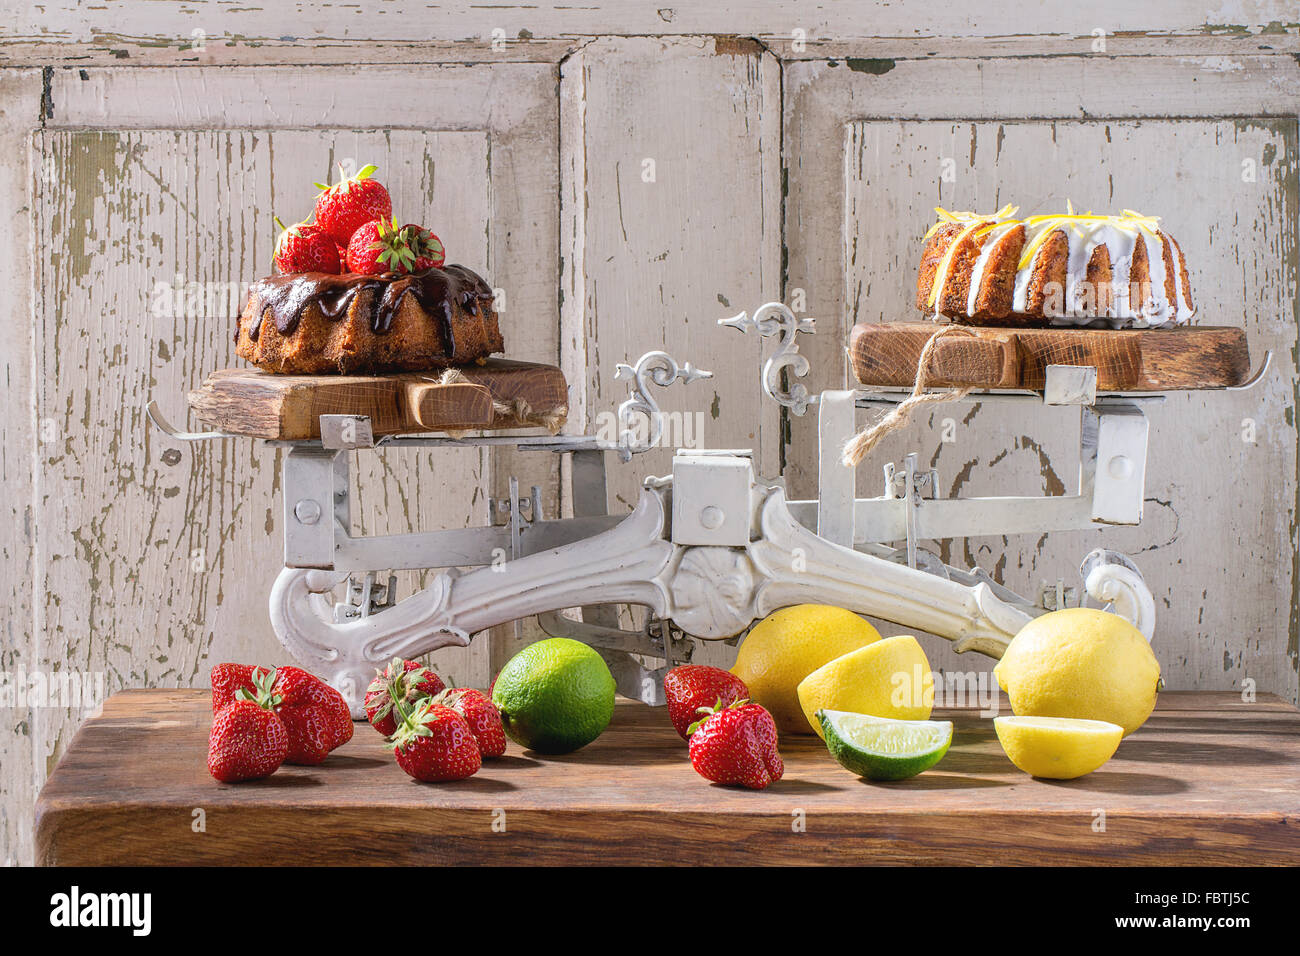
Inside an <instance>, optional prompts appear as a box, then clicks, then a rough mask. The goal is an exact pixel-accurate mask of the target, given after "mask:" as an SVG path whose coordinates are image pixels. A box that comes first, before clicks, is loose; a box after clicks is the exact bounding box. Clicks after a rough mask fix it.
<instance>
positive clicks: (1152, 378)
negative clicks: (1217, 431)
mask: <svg viewBox="0 0 1300 956" xmlns="http://www.w3.org/2000/svg"><path fill="white" fill-rule="evenodd" d="M941 327H942V326H936V325H934V324H933V323H930V322H888V323H884V324H874V325H873V324H867V323H859V324H858V325H855V326H854V327H853V331H852V333H850V335H849V358H850V361H851V363H852V366H853V373H854V375H856V376H857V379H858V381H859V382H860V383H861V384H863V385H875V386H882V387H888V386H894V387H905V388H911V387H912V385H913V384H914V383H915V380H916V363H917V361H918V360H919V359H920V357H921V350H922V349H923V348H924V347H925V343H926V342H927V341H928V340H929V338H930V336H931V335H933V334H934V332H935V330H936V328H941ZM963 328H966V329H968V330H969V331H971V332H973V333H974V337H968V336H964V335H954V334H951V333H950V334H949V335H948V336H945V337H944V338H942V339H940V340H939V341H938V342H936V343H935V347H934V348H933V349H932V350H931V353H930V367H929V377H928V378H927V381H928V382H929V383H930V384H932V385H938V386H954V387H955V386H972V387H975V388H1028V389H1041V388H1043V387H1044V384H1045V382H1046V376H1047V366H1049V365H1092V366H1096V368H1097V391H1099V392H1160V391H1166V390H1170V389H1193V388H1223V387H1225V386H1229V385H1240V384H1242V383H1243V382H1245V381H1246V379H1247V377H1248V376H1249V375H1250V355H1249V353H1248V351H1247V349H1246V333H1245V331H1244V330H1242V329H1234V328H1226V327H1217V326H1180V327H1178V328H1173V329H1142V330H1135V329H1118V330H1114V329H1002V328H981V327H976V326H963Z"/></svg>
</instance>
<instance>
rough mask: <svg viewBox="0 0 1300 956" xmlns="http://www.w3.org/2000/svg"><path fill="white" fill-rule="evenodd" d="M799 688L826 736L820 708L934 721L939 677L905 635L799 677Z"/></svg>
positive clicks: (812, 722) (808, 715) (807, 714)
mask: <svg viewBox="0 0 1300 956" xmlns="http://www.w3.org/2000/svg"><path fill="white" fill-rule="evenodd" d="M795 692H796V693H797V694H798V696H799V706H800V707H801V708H803V713H804V718H805V719H806V720H807V721H808V725H809V726H810V727H812V729H813V730H815V731H816V732H817V736H819V737H824V736H825V733H824V731H823V729H822V725H821V720H820V719H819V718H818V717H817V711H819V710H832V711H848V712H850V713H854V714H869V715H870V716H872V717H886V718H889V719H891V720H929V719H930V708H931V706H932V705H933V704H934V675H933V674H932V673H931V671H930V662H929V661H928V660H926V657H925V651H923V650H921V645H920V644H918V643H917V640H916V638H914V637H912V636H911V635H909V634H903V635H900V636H898V637H887V638H885V639H884V640H883V641H874V642H872V643H871V644H868V645H867V646H865V647H859V648H858V649H857V650H856V651H849V653H847V654H843V655H841V656H840V657H837V658H835V659H834V660H833V661H830V662H828V663H826V664H823V665H822V666H821V667H819V668H817V669H816V670H815V671H813V672H812V673H811V674H809V675H808V676H807V677H805V678H804V679H803V680H802V681H800V682H799V686H798V687H797V688H796V689H795ZM805 732H806V731H805Z"/></svg>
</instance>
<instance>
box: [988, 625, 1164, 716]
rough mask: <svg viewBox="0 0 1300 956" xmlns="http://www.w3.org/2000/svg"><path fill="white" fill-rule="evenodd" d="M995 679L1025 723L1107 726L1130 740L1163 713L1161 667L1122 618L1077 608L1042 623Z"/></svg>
mask: <svg viewBox="0 0 1300 956" xmlns="http://www.w3.org/2000/svg"><path fill="white" fill-rule="evenodd" d="M993 673H994V675H995V676H996V677H997V679H998V684H1000V685H1001V687H1002V689H1003V690H1005V691H1006V692H1007V696H1008V697H1010V698H1011V710H1012V711H1013V712H1014V713H1015V714H1016V715H1017V716H1019V717H1074V718H1080V719H1083V720H1104V721H1108V722H1109V723H1112V724H1118V725H1119V726H1120V727H1123V728H1124V736H1126V737H1127V736H1128V735H1129V734H1131V733H1133V731H1135V730H1137V729H1138V728H1139V727H1141V726H1142V724H1143V723H1145V722H1146V719H1147V718H1148V717H1150V716H1151V711H1152V710H1154V709H1155V706H1156V692H1157V691H1158V690H1159V688H1160V664H1159V662H1158V661H1157V660H1156V656H1155V654H1153V653H1151V645H1150V644H1148V643H1147V639H1146V638H1145V637H1143V636H1142V632H1141V631H1139V630H1138V629H1137V628H1136V627H1134V626H1133V625H1132V624H1130V623H1129V622H1128V621H1126V620H1124V619H1123V618H1122V617H1120V616H1119V615H1118V614H1111V613H1110V612H1108V611H1098V610H1096V609H1094V608H1085V607H1074V608H1066V609H1064V610H1061V611H1052V612H1051V613H1050V614H1044V615H1043V616H1042V617H1036V618H1034V619H1033V620H1032V621H1030V622H1029V623H1028V624H1026V625H1025V626H1024V627H1023V628H1021V629H1020V633H1019V634H1017V635H1016V636H1015V637H1014V638H1012V640H1011V643H1010V644H1009V645H1007V650H1006V653H1004V654H1003V655H1002V660H1000V661H998V664H997V666H996V667H994V668H993Z"/></svg>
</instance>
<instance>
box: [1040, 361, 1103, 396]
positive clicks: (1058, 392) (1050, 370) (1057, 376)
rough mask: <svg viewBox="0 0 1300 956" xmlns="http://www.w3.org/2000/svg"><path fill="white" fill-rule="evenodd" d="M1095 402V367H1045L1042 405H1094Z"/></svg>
mask: <svg viewBox="0 0 1300 956" xmlns="http://www.w3.org/2000/svg"><path fill="white" fill-rule="evenodd" d="M1096 402H1097V368H1096V366H1093V365H1049V366H1047V375H1046V381H1045V382H1044V388H1043V404H1044V405H1094V404H1096Z"/></svg>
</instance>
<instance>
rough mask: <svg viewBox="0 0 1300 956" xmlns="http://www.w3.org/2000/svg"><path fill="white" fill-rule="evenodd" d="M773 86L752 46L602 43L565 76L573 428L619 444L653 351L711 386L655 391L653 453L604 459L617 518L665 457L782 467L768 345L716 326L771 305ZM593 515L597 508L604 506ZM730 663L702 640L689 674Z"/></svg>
mask: <svg viewBox="0 0 1300 956" xmlns="http://www.w3.org/2000/svg"><path fill="white" fill-rule="evenodd" d="M779 83H780V71H779V66H778V64H777V62H776V60H775V59H774V58H773V57H772V56H771V55H770V54H769V53H767V52H766V51H765V50H764V49H763V48H762V47H761V46H759V45H758V44H756V43H752V42H750V41H736V40H730V41H724V40H722V39H717V40H715V39H714V38H712V37H690V38H675V39H654V38H644V37H634V38H613V37H609V38H602V39H600V40H597V41H594V42H593V43H591V44H589V45H588V46H585V47H584V48H583V49H582V50H580V51H579V52H578V53H576V54H574V56H572V57H570V58H569V59H568V60H567V61H566V62H565V64H564V66H563V79H562V85H561V127H562V131H563V140H562V143H563V147H562V158H563V163H562V180H561V182H562V195H563V214H564V224H563V228H562V230H561V242H562V246H563V249H564V255H563V263H564V278H563V291H564V305H563V311H562V327H563V343H564V347H563V349H562V355H563V361H564V362H565V363H566V364H565V369H566V372H568V374H569V383H570V388H571V391H576V387H577V386H580V387H581V393H580V394H576V395H575V396H574V399H575V404H574V409H573V412H574V414H573V415H571V423H572V424H573V425H574V426H575V427H586V428H587V429H589V430H593V431H598V432H600V433H602V434H605V435H607V436H608V437H611V438H612V437H614V430H613V428H612V422H613V419H614V415H615V411H616V409H617V407H618V405H619V403H621V402H622V401H623V400H624V399H626V398H627V394H628V393H627V383H626V382H623V381H616V380H615V379H614V371H615V367H616V365H617V364H618V363H620V362H633V361H635V360H636V359H637V358H639V357H640V356H641V355H642V354H643V353H645V352H647V351H650V350H654V349H662V350H664V351H666V352H668V353H669V354H670V355H672V356H673V357H674V358H675V359H677V361H678V362H685V361H690V362H692V363H694V364H695V365H696V366H698V367H700V368H704V369H708V370H709V371H711V372H713V377H712V378H710V379H705V380H700V381H696V382H694V383H692V384H690V385H685V386H683V385H681V384H676V385H673V386H672V387H670V388H667V389H658V388H656V389H655V398H656V400H657V401H658V402H659V404H660V406H661V407H662V409H663V410H664V412H665V413H666V420H667V421H666V428H665V440H664V443H663V446H662V447H660V448H657V449H655V450H653V451H650V452H647V453H645V454H642V455H638V456H637V457H636V458H635V459H634V460H633V461H632V462H631V463H629V464H626V465H623V464H619V463H618V462H617V461H616V459H615V458H614V456H608V458H609V467H610V469H611V471H610V476H609V495H608V507H609V509H610V511H611V512H613V513H616V514H617V513H625V512H628V511H630V510H631V509H632V508H633V507H634V506H635V504H636V500H637V495H638V493H639V491H640V487H641V484H642V481H643V479H644V478H645V477H646V476H647V475H664V474H668V473H670V472H671V470H672V455H673V451H674V449H675V448H677V447H680V446H683V445H686V446H691V447H700V446H703V447H710V448H750V449H753V451H754V456H755V464H756V467H757V468H758V469H759V470H760V471H762V472H763V473H765V474H773V473H775V472H776V470H777V469H778V468H779V467H780V453H779V452H780V418H779V416H778V414H777V409H776V408H775V406H773V405H772V404H771V403H769V402H766V401H764V400H763V398H762V391H761V389H760V387H759V366H760V362H761V357H762V356H763V355H764V354H765V350H769V349H770V348H771V347H772V343H771V342H770V341H768V342H762V341H760V340H759V339H758V337H757V336H755V335H753V334H752V333H751V334H749V335H746V336H744V337H742V336H741V335H740V334H739V333H737V332H735V331H734V330H731V329H725V328H719V327H718V325H717V324H716V320H717V319H719V318H725V317H730V316H733V315H735V314H737V313H738V312H740V311H742V310H745V311H749V312H751V313H752V312H753V311H754V310H755V309H756V308H758V306H759V305H761V304H762V303H763V302H766V301H768V300H769V299H777V298H780V294H781V293H780V258H779V256H780V247H779V238H780V208H779V203H780V197H779V182H778V179H777V176H778V172H779V170H778V165H777V164H778V161H779V142H780V130H779V122H778V113H777V108H778V104H779V101H780V88H779ZM601 504H602V505H603V504H604V503H603V502H602V503H601ZM732 655H734V649H732V648H731V647H729V646H726V645H721V644H718V643H716V642H702V647H701V650H700V652H699V654H698V655H697V659H698V660H707V661H709V662H715V661H717V662H726V661H727V660H728V659H729V658H730V656H732Z"/></svg>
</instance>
